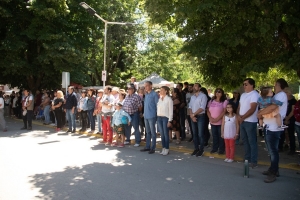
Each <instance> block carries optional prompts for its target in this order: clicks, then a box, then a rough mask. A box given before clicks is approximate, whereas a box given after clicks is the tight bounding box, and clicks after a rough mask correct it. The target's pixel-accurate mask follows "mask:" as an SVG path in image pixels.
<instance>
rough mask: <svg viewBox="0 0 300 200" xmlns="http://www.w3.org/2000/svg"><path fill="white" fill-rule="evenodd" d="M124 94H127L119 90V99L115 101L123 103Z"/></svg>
mask: <svg viewBox="0 0 300 200" xmlns="http://www.w3.org/2000/svg"><path fill="white" fill-rule="evenodd" d="M126 95H127V94H126V92H125V91H121V90H120V92H119V101H118V102H117V103H121V104H123V103H124V99H125V97H126Z"/></svg>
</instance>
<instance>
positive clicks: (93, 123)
mask: <svg viewBox="0 0 300 200" xmlns="http://www.w3.org/2000/svg"><path fill="white" fill-rule="evenodd" d="M93 113H94V109H92V110H88V118H89V120H90V123H91V130H92V131H94V130H95V116H94V115H93Z"/></svg>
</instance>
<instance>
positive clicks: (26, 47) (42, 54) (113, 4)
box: [0, 0, 136, 90]
mask: <svg viewBox="0 0 300 200" xmlns="http://www.w3.org/2000/svg"><path fill="white" fill-rule="evenodd" d="M79 3H80V1H79V0H48V1H34V0H32V1H24V0H14V1H12V0H4V1H1V2H0V20H1V24H0V30H1V33H0V42H1V47H0V62H1V65H0V69H1V71H2V72H3V73H2V74H1V80H2V81H5V83H11V84H12V85H18V86H20V85H21V84H22V85H23V86H24V87H29V88H30V89H32V90H36V89H38V88H41V87H44V88H45V87H48V88H54V87H60V84H61V73H62V72H63V71H68V72H70V73H71V80H72V81H74V82H77V83H80V84H83V85H90V84H91V83H92V82H93V83H96V82H97V81H96V80H99V79H100V77H101V76H99V71H101V70H102V69H103V65H101V64H100V63H103V54H102V55H101V52H103V32H102V30H103V28H100V27H103V26H102V24H100V23H99V21H97V19H96V18H93V17H91V16H88V14H87V13H86V11H85V10H84V9H83V8H82V7H80V6H79ZM88 3H90V4H91V5H94V6H95V9H98V10H99V11H101V13H103V15H104V17H106V18H107V19H109V20H113V21H114V20H118V21H123V20H124V21H125V20H128V19H131V15H132V13H133V11H134V8H135V6H136V5H135V3H136V1H135V0H130V1H127V2H126V3H125V2H124V3H123V2H122V1H121V0H114V1H108V0H107V1H101V2H99V1H97V0H90V1H89V2H88ZM119 11H122V12H119ZM117 13H120V14H117ZM108 17H109V18H108ZM100 25H101V26H100ZM108 35H109V36H108V40H109V42H108V59H107V60H108V67H107V69H108V72H109V73H111V72H112V71H113V72H115V71H118V70H117V69H120V70H123V69H122V67H123V68H125V66H126V64H127V63H128V62H130V59H129V58H130V56H127V53H128V52H131V51H132V49H134V48H127V50H124V48H123V47H127V46H130V45H131V46H132V44H133V43H134V42H133V41H134V40H133V39H134V29H133V30H130V29H128V30H127V28H126V27H125V28H124V27H123V28H121V27H114V26H112V27H110V28H109V31H108ZM12 77H14V78H12ZM109 81H111V79H109ZM98 82H99V81H98ZM112 82H113V81H112Z"/></svg>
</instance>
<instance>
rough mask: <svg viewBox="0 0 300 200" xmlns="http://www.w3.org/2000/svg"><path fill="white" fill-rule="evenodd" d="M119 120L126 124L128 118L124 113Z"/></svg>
mask: <svg viewBox="0 0 300 200" xmlns="http://www.w3.org/2000/svg"><path fill="white" fill-rule="evenodd" d="M121 121H122V124H128V118H127V117H126V116H125V115H123V116H122V118H121Z"/></svg>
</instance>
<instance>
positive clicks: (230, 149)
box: [224, 139, 235, 160]
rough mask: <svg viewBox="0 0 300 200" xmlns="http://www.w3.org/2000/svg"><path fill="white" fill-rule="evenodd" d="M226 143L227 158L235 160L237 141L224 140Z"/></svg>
mask: <svg viewBox="0 0 300 200" xmlns="http://www.w3.org/2000/svg"><path fill="white" fill-rule="evenodd" d="M224 141H225V150H226V158H229V159H232V160H233V159H234V151H235V139H224Z"/></svg>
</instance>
